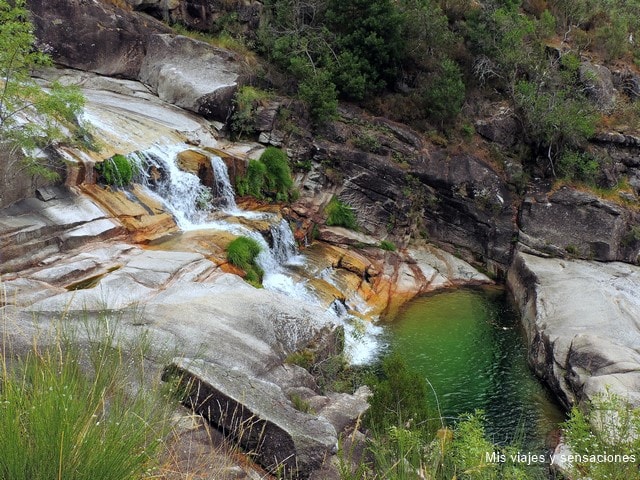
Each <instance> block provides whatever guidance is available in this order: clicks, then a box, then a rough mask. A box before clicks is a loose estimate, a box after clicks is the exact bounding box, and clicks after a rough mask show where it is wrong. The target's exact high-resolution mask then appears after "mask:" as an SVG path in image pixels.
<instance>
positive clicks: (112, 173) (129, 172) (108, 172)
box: [95, 154, 137, 187]
mask: <svg viewBox="0 0 640 480" xmlns="http://www.w3.org/2000/svg"><path fill="white" fill-rule="evenodd" d="M95 168H96V170H97V171H98V173H99V174H100V178H101V180H102V181H104V183H105V184H107V185H113V186H116V187H126V186H127V185H130V184H131V180H133V176H134V174H135V173H136V171H137V167H136V165H135V164H134V163H133V162H132V160H131V159H129V158H127V157H125V156H124V155H120V154H116V155H114V156H113V157H111V158H107V159H105V160H103V161H102V162H101V163H98V164H97V165H96V167H95Z"/></svg>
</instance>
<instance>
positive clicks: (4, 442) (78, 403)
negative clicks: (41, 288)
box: [0, 318, 169, 480]
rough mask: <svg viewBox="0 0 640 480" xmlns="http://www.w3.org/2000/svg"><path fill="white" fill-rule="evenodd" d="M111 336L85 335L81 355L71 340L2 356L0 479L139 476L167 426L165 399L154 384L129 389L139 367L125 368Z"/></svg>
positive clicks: (152, 458)
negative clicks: (12, 356) (86, 340)
mask: <svg viewBox="0 0 640 480" xmlns="http://www.w3.org/2000/svg"><path fill="white" fill-rule="evenodd" d="M97 321H98V322H104V319H102V318H100V319H98V320H97ZM112 335H113V334H109V335H108V336H107V335H102V336H101V337H99V338H90V339H89V343H88V344H89V347H88V358H87V355H85V353H86V352H84V351H81V350H80V349H79V348H78V347H76V346H75V339H70V340H69V339H67V340H60V339H56V340H54V342H53V343H52V344H51V345H50V346H46V347H41V346H34V347H33V350H31V351H30V352H28V353H27V355H26V356H24V357H23V358H22V359H21V360H15V361H13V363H12V364H9V363H8V359H7V358H6V357H4V358H3V360H4V361H3V364H2V370H1V375H0V431H1V432H2V434H1V435H0V451H1V452H2V454H1V455H0V478H3V479H11V480H51V479H65V480H95V479H98V478H99V479H101V480H130V479H132V478H142V477H144V476H146V474H147V473H148V471H149V469H150V468H152V467H153V463H154V461H155V458H156V456H157V454H158V453H159V449H160V448H161V447H162V445H163V439H164V437H165V436H166V434H167V433H168V428H167V427H168V426H169V423H168V418H169V409H168V408H166V407H167V406H168V403H167V402H166V401H165V400H164V399H163V397H162V396H161V395H160V390H159V389H157V390H156V389H154V390H152V391H148V390H145V389H143V388H138V389H136V390H135V391H132V389H131V385H132V384H138V383H139V381H140V378H138V377H137V374H140V375H143V374H142V373H141V371H142V368H141V371H140V372H138V371H137V369H133V370H132V369H131V363H130V362H127V361H125V359H124V358H123V350H122V349H121V348H120V346H119V345H118V343H117V341H116V339H115V338H114V337H113V336H112ZM102 337H104V338H102ZM5 353H6V352H5ZM139 353H140V354H141V357H140V358H142V355H143V354H144V352H142V351H141V352H139ZM136 355H137V353H136ZM81 359H84V360H85V361H81ZM87 363H88V367H87V368H82V367H81V366H80V365H81V364H85V367H86V364H87ZM132 377H134V378H132Z"/></svg>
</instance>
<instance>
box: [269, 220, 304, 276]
mask: <svg viewBox="0 0 640 480" xmlns="http://www.w3.org/2000/svg"><path fill="white" fill-rule="evenodd" d="M270 230H271V238H272V239H273V245H272V247H271V248H272V250H273V255H274V257H276V260H277V261H278V262H279V263H280V264H283V265H285V264H287V263H290V262H291V261H292V260H293V258H294V257H295V256H296V255H297V254H298V249H297V248H296V239H295V238H294V236H293V232H292V231H291V227H290V226H289V224H288V223H287V221H286V220H285V219H284V218H283V219H282V220H280V221H279V222H278V223H277V224H275V225H271V228H270Z"/></svg>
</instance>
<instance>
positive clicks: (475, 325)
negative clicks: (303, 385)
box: [388, 288, 564, 448]
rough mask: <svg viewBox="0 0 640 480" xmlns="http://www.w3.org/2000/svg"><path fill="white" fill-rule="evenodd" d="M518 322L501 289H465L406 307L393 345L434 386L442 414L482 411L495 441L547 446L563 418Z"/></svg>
mask: <svg viewBox="0 0 640 480" xmlns="http://www.w3.org/2000/svg"><path fill="white" fill-rule="evenodd" d="M518 325H519V323H518V317H517V312H516V311H515V310H514V309H513V308H512V306H511V305H510V304H509V302H508V299H507V295H506V293H505V291H504V290H502V289H497V288H487V289H461V290H454V291H447V292H444V293H439V294H436V295H430V296H425V297H421V298H419V299H417V300H414V301H413V302H411V303H410V304H408V305H407V306H406V308H405V309H404V310H403V311H402V312H401V313H400V315H399V316H398V317H397V318H396V319H394V320H393V322H391V323H390V324H389V327H388V332H389V334H390V339H389V343H390V346H391V348H392V349H397V350H398V351H400V352H401V353H402V354H403V356H404V357H405V358H406V359H407V361H408V362H409V364H410V365H412V366H413V368H415V369H416V370H418V371H419V372H421V373H423V374H424V376H425V377H426V378H427V379H428V381H429V382H430V383H431V385H432V386H433V389H434V390H435V392H436V393H437V397H438V402H439V405H440V409H441V412H442V415H444V416H445V417H447V418H448V419H451V420H453V419H455V418H456V417H457V416H458V415H460V414H462V413H465V412H473V411H475V410H477V409H481V410H484V412H485V415H486V419H487V425H486V431H487V433H488V434H489V436H490V438H491V440H492V441H494V442H495V443H498V444H505V443H511V442H512V441H514V439H519V441H522V442H524V444H525V445H527V446H528V447H529V448H544V443H545V438H546V437H547V435H548V434H549V433H550V432H551V431H553V430H554V429H556V428H557V425H558V423H559V422H561V421H563V420H564V417H563V414H562V412H561V411H560V409H559V408H558V406H557V405H556V404H555V403H554V402H553V401H552V399H551V397H550V395H549V393H548V392H547V391H546V390H545V388H543V386H542V385H541V384H540V383H539V382H538V380H537V379H536V378H535V377H534V375H533V374H532V373H531V371H530V370H529V368H528V366H527V361H526V347H525V345H524V338H523V335H522V332H521V330H520V328H519V326H518ZM434 403H435V402H432V404H434Z"/></svg>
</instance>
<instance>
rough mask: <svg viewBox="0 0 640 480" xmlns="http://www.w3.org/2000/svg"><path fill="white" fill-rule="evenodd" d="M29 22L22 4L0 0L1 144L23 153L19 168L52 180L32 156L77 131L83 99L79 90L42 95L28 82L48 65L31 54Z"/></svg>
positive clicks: (18, 0) (21, 1)
mask: <svg viewBox="0 0 640 480" xmlns="http://www.w3.org/2000/svg"><path fill="white" fill-rule="evenodd" d="M28 18H29V12H28V11H27V9H26V4H25V1H24V0H16V1H15V2H9V1H7V0H0V138H2V139H4V140H8V141H9V142H10V143H11V145H12V146H13V148H17V149H22V150H23V151H25V153H26V155H27V160H26V162H25V164H24V165H21V167H26V168H27V170H28V171H30V173H35V174H40V175H45V176H47V177H50V178H55V177H56V174H55V172H53V171H51V170H49V169H47V168H46V166H44V165H43V164H42V163H41V161H40V160H38V159H37V158H36V157H35V155H33V154H34V153H35V150H36V149H43V148H46V147H47V146H49V145H51V144H52V143H55V142H61V141H65V140H66V139H68V137H69V135H68V132H69V131H71V132H73V131H74V130H75V129H76V128H78V124H77V120H76V117H77V115H78V114H79V113H80V111H81V110H82V107H83V105H84V99H83V97H82V95H81V94H80V90H79V89H78V88H75V87H68V86H62V85H61V84H60V83H57V82H54V83H53V84H52V85H51V87H50V88H49V90H48V91H45V90H44V89H43V88H42V87H40V86H39V85H38V84H37V83H36V82H35V80H33V79H32V78H31V77H30V74H31V70H32V69H34V68H37V67H43V66H49V65H51V60H50V59H49V57H48V56H47V55H45V54H43V53H41V52H39V51H38V50H36V49H35V48H34V43H35V36H34V34H33V27H32V25H31V23H29V21H28V20H27V19H28Z"/></svg>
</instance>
